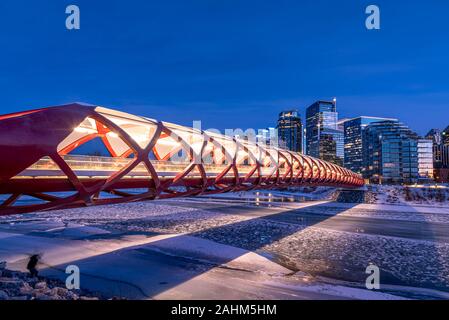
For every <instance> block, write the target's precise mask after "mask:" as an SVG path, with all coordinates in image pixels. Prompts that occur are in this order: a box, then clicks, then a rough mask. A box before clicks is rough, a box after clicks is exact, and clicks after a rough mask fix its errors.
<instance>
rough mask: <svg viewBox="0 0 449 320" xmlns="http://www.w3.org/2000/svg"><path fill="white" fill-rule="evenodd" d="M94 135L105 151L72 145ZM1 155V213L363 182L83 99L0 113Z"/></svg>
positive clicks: (316, 162)
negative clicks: (92, 152)
mask: <svg viewBox="0 0 449 320" xmlns="http://www.w3.org/2000/svg"><path fill="white" fill-rule="evenodd" d="M93 140H98V141H100V142H101V143H102V144H103V145H104V146H105V148H106V150H107V151H108V153H109V155H110V156H109V157H104V156H99V155H90V156H87V155H80V154H79V153H78V154H76V151H77V150H78V149H79V148H80V147H82V146H86V145H87V144H88V143H90V141H93ZM0 155H1V156H0V195H3V198H2V200H0V203H1V204H0V215H6V214H16V213H23V212H30V211H39V210H49V209H56V208H63V207H73V206H83V205H98V204H108V203H120V202H128V201H140V200H151V199H156V198H158V199H160V198H162V199H163V198H171V197H181V196H193V195H199V194H213V193H222V192H231V191H244V190H251V189H255V188H257V189H269V188H282V187H288V186H300V185H319V186H335V187H346V188H357V187H360V186H362V185H363V184H364V181H363V179H362V177H361V176H360V175H357V174H355V173H354V172H351V171H349V170H347V169H345V168H342V167H339V166H337V165H335V164H332V163H329V162H326V161H323V160H320V159H315V158H312V157H309V156H306V155H303V154H300V153H295V152H291V151H287V150H283V149H279V148H276V147H273V146H265V145H259V144H257V143H251V142H248V141H244V140H239V139H235V138H231V137H227V136H224V135H220V134H217V133H214V132H209V131H206V132H200V131H198V130H195V129H192V128H187V127H182V126H178V125H175V124H171V123H166V122H161V121H156V120H153V119H149V118H145V117H139V116H134V115H131V114H127V113H123V112H119V111H115V110H111V109H106V108H102V107H98V106H92V105H84V104H70V105H64V106H57V107H50V108H43V109H37V110H31V111H26V112H18V113H14V114H8V115H3V116H0ZM19 199H20V200H27V201H28V202H29V204H26V202H27V201H18V200H19ZM20 202H24V203H22V204H21V203H20Z"/></svg>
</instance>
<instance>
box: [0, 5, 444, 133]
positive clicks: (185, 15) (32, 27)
mask: <svg viewBox="0 0 449 320" xmlns="http://www.w3.org/2000/svg"><path fill="white" fill-rule="evenodd" d="M70 4H76V5H78V6H79V8H80V10H81V29H80V30H77V31H73V30H72V31H69V30H67V29H66V28H65V19H66V17H67V15H66V14H65V8H66V6H68V5H70ZM370 4H376V5H378V6H379V7H380V10H381V30H371V31H369V30H367V29H366V28H365V19H366V17H367V15H366V14H365V8H366V7H367V6H368V5H370ZM448 15H449V1H446V0H428V1H411V0H408V1H406V0H394V1H392V0H386V1H383V0H382V1H381V0H376V1H372V2H370V1H359V0H352V1H351V0H347V1H343V0H341V1H336V0H334V1H330V0H329V1H325V0H313V1H306V0H304V1H303V0H294V1H281V0H276V1H269V0H266V1H265V0H264V1H250V0H226V1H225V0H176V1H173V0H164V1H162V0H160V1H152V0H146V1H143V0H142V1H137V0H127V1H119V0H117V1H113V0H107V1H106V0H95V1H93V0H73V1H60V0H52V1H31V0H29V1H23V0H14V1H13V0H2V1H1V2H0V41H1V50H0V88H1V90H0V93H1V99H2V103H1V106H0V113H10V112H14V111H20V110H25V109H30V108H38V107H43V106H50V105H57V104H64V103H69V102H74V101H82V102H87V103H92V104H98V105H103V106H106V107H110V108H116V109H120V110H123V111H126V112H130V113H135V114H138V115H144V116H148V117H152V118H156V119H160V120H165V121H170V122H175V123H180V124H184V125H191V124H192V121H193V120H202V121H203V128H218V129H221V130H222V129H224V128H237V127H239V128H264V127H267V126H275V124H276V119H277V115H278V113H279V112H280V111H281V110H283V109H291V108H296V109H298V110H299V112H300V113H301V116H304V113H305V108H306V107H307V106H309V105H310V104H311V103H313V102H314V101H315V100H318V99H332V97H334V96H335V97H337V98H338V111H339V113H340V117H354V116H358V115H370V116H385V117H397V118H399V119H400V120H402V121H403V122H405V123H406V124H408V125H409V126H410V127H411V128H412V129H414V130H415V131H417V132H418V133H419V134H425V133H426V132H427V131H428V130H429V129H430V128H433V127H435V128H444V127H446V126H447V125H449V20H448V18H447V17H448Z"/></svg>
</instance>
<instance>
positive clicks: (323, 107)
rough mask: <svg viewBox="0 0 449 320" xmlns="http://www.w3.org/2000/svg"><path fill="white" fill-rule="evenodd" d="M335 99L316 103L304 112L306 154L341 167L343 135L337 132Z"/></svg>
mask: <svg viewBox="0 0 449 320" xmlns="http://www.w3.org/2000/svg"><path fill="white" fill-rule="evenodd" d="M337 121H338V113H337V107H336V99H334V100H333V101H322V100H320V101H317V102H315V103H313V104H312V105H311V106H309V107H308V108H307V110H306V146H307V154H308V155H311V156H313V157H317V158H320V159H323V160H326V161H330V162H333V163H335V164H338V165H342V163H343V158H344V134H343V132H342V131H340V130H338V125H337Z"/></svg>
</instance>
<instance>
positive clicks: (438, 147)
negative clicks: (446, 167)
mask: <svg viewBox="0 0 449 320" xmlns="http://www.w3.org/2000/svg"><path fill="white" fill-rule="evenodd" d="M426 138H427V139H430V140H432V143H433V147H432V149H433V166H434V168H435V169H440V168H442V167H443V146H444V145H443V135H442V132H441V130H440V129H432V130H430V131H429V132H428V133H427V134H426Z"/></svg>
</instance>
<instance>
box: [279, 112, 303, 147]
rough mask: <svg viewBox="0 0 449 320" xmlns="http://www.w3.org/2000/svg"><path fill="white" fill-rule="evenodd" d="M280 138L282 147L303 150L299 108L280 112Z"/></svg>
mask: <svg viewBox="0 0 449 320" xmlns="http://www.w3.org/2000/svg"><path fill="white" fill-rule="evenodd" d="M277 130H278V139H279V145H280V147H285V148H287V149H289V150H291V151H296V152H302V138H303V137H302V131H303V130H302V122H301V117H300V116H299V114H298V111H297V110H290V111H283V112H281V113H280V114H279V119H278V124H277Z"/></svg>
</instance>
